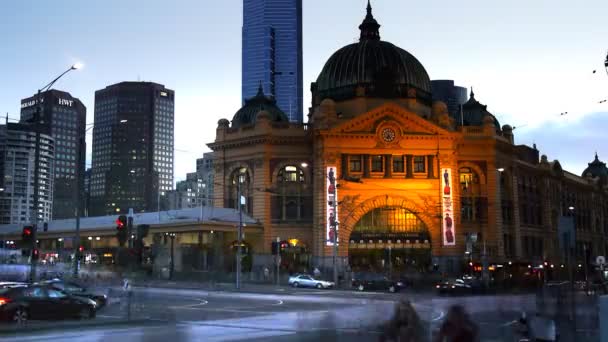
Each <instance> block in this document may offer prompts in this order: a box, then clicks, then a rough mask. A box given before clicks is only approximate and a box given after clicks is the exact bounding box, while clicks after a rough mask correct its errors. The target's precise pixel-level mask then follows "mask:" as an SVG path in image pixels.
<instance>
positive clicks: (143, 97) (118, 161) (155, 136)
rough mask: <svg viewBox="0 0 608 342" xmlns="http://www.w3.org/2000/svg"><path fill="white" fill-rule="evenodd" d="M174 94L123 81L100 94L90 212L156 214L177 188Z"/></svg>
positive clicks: (155, 86)
mask: <svg viewBox="0 0 608 342" xmlns="http://www.w3.org/2000/svg"><path fill="white" fill-rule="evenodd" d="M174 101H175V93H174V91H173V90H170V89H167V88H165V86H164V85H162V84H157V83H151V82H121V83H118V84H114V85H111V86H108V87H106V88H104V89H101V90H98V91H97V92H95V127H94V129H93V163H92V170H91V184H90V189H91V192H90V199H91V204H90V206H89V214H90V215H91V216H93V215H95V216H98V215H109V214H116V213H127V212H128V210H129V208H133V210H134V211H135V212H144V211H157V210H158V209H159V208H160V198H161V197H162V196H163V195H164V192H165V191H168V190H172V189H173V148H174V147H173V139H174V136H173V130H174V105H175V102H174Z"/></svg>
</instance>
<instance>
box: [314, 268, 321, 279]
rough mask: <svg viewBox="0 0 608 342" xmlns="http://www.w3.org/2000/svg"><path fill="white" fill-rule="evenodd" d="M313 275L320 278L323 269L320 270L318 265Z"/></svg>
mask: <svg viewBox="0 0 608 342" xmlns="http://www.w3.org/2000/svg"><path fill="white" fill-rule="evenodd" d="M313 275H314V276H315V279H319V277H320V276H321V271H319V268H318V267H315V270H314V271H313Z"/></svg>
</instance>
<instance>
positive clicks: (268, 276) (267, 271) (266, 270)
mask: <svg viewBox="0 0 608 342" xmlns="http://www.w3.org/2000/svg"><path fill="white" fill-rule="evenodd" d="M269 279H270V270H269V269H268V267H266V266H264V281H268V280H269Z"/></svg>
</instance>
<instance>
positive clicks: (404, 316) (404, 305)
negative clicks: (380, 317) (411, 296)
mask: <svg viewBox="0 0 608 342" xmlns="http://www.w3.org/2000/svg"><path fill="white" fill-rule="evenodd" d="M423 336H424V332H423V328H422V322H421V321H420V317H419V316H418V314H417V313H416V310H415V309H414V307H413V306H412V304H411V303H410V302H409V301H408V300H405V299H402V300H401V301H400V302H399V303H398V304H397V306H396V307H395V314H394V315H393V317H392V318H391V320H390V321H388V322H387V323H386V324H385V325H384V326H383V327H382V328H381V335H380V339H379V341H380V342H388V341H394V342H419V341H422V340H423Z"/></svg>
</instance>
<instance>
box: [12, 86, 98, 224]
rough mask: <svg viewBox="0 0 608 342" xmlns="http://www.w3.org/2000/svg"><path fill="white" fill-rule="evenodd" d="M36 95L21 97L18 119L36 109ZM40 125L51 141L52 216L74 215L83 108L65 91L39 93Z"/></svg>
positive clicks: (80, 184)
mask: <svg viewBox="0 0 608 342" xmlns="http://www.w3.org/2000/svg"><path fill="white" fill-rule="evenodd" d="M36 97H37V95H34V96H32V97H29V98H26V99H23V100H21V122H27V121H28V120H30V119H32V118H33V116H34V113H35V112H36V110H38V106H37V101H36ZM40 109H41V120H42V125H41V126H42V128H43V129H46V130H47V131H48V132H49V134H50V135H51V137H52V138H53V139H54V140H55V170H54V175H55V179H54V187H55V188H54V190H53V218H54V219H64V218H71V217H74V216H75V215H76V210H75V208H76V202H77V197H76V196H77V194H76V192H77V189H80V191H82V188H83V175H84V169H85V166H84V165H85V158H86V149H87V148H86V143H85V139H84V136H85V126H86V119H87V108H86V107H85V106H84V105H83V104H82V102H81V101H80V100H79V99H77V98H75V97H72V95H70V93H67V92H65V91H60V90H54V89H51V90H49V91H46V92H44V93H42V94H41V101H40Z"/></svg>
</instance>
